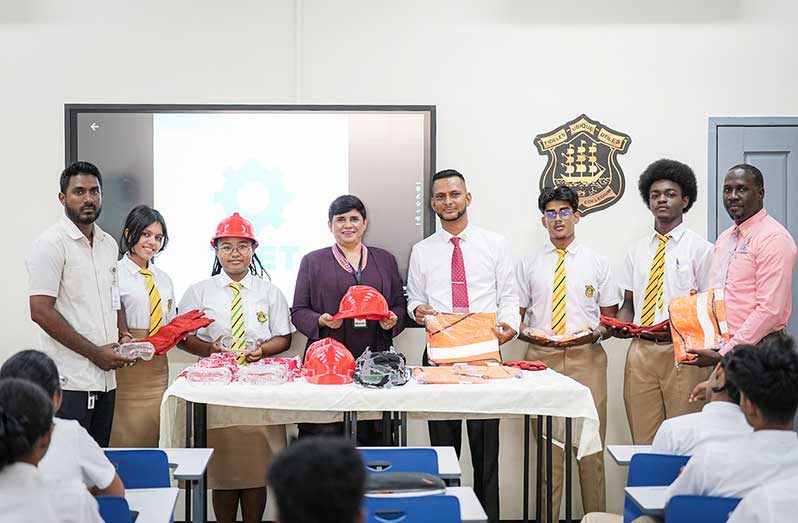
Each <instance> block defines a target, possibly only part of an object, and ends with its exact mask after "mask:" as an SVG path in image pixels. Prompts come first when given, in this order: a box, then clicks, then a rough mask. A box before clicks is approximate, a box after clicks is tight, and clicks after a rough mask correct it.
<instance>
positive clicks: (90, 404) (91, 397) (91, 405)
mask: <svg viewBox="0 0 798 523" xmlns="http://www.w3.org/2000/svg"><path fill="white" fill-rule="evenodd" d="M96 399H97V396H95V395H94V394H92V393H91V392H89V402H88V403H87V404H86V408H87V409H89V410H94V402H95V400H96Z"/></svg>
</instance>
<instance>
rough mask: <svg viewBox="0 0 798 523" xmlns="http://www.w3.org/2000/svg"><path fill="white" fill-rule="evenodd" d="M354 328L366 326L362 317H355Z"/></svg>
mask: <svg viewBox="0 0 798 523" xmlns="http://www.w3.org/2000/svg"><path fill="white" fill-rule="evenodd" d="M355 328H356V329H365V328H366V320H365V319H364V318H355Z"/></svg>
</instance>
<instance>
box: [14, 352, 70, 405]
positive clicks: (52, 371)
mask: <svg viewBox="0 0 798 523" xmlns="http://www.w3.org/2000/svg"><path fill="white" fill-rule="evenodd" d="M3 378H19V379H22V380H28V381H30V382H32V383H35V384H36V385H38V386H39V387H41V388H42V389H44V392H46V393H47V395H48V396H50V399H51V400H52V401H53V405H54V408H55V410H56V411H58V407H60V405H61V378H60V377H59V375H58V367H56V366H55V362H54V361H53V360H52V358H50V356H48V355H47V354H45V353H43V352H42V351H38V350H30V349H28V350H23V351H20V352H17V353H16V354H14V355H13V356H11V357H10V358H8V359H7V360H6V361H5V363H3V366H2V367H0V379H3Z"/></svg>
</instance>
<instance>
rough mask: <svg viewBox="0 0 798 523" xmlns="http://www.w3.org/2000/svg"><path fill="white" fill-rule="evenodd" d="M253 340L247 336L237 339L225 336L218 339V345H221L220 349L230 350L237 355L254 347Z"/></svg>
mask: <svg viewBox="0 0 798 523" xmlns="http://www.w3.org/2000/svg"><path fill="white" fill-rule="evenodd" d="M255 343H256V342H255V340H253V339H252V338H247V339H245V340H239V339H238V338H235V337H233V336H230V335H228V336H225V337H224V338H222V339H221V341H219V345H221V346H222V350H224V351H228V352H232V353H234V354H237V355H241V354H244V353H245V352H247V351H249V350H251V349H254V348H255Z"/></svg>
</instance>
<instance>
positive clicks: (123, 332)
mask: <svg viewBox="0 0 798 523" xmlns="http://www.w3.org/2000/svg"><path fill="white" fill-rule="evenodd" d="M125 336H127V337H128V338H130V339H131V340H132V339H133V335H132V334H130V333H129V332H128V331H122V332H120V333H119V341H122V338H124V337H125Z"/></svg>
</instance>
